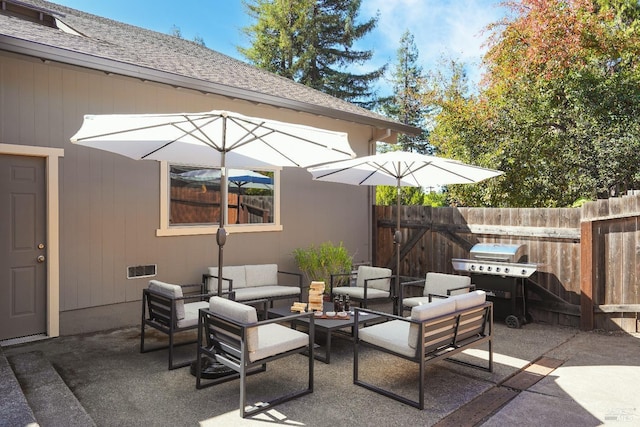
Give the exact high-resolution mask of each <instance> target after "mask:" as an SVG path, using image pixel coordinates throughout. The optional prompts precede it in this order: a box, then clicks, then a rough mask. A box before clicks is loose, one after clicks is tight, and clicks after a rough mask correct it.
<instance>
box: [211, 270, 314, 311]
mask: <svg viewBox="0 0 640 427" xmlns="http://www.w3.org/2000/svg"><path fill="white" fill-rule="evenodd" d="M278 274H279V275H280V274H282V275H286V276H296V277H297V278H298V283H297V284H296V286H297V287H298V288H299V289H300V297H301V298H302V294H303V286H302V274H300V273H292V272H289V271H282V270H278ZM209 279H218V275H217V274H208V273H207V274H203V275H202V288H203V289H206V287H207V281H208V280H209ZM222 281H223V282H228V283H229V287H228V290H227V292H234V291H233V279H227V278H226V277H222ZM277 284H278V283H274V285H277ZM249 287H251V286H249ZM210 292H213V293H214V294H217V293H218V292H217V290H216V291H215V292H214V291H213V290H211V291H210ZM292 298H295V296H291V295H281V296H273V297H266V299H267V300H268V302H269V307H270V308H273V302H274V301H275V300H280V299H292ZM234 299H235V298H234ZM238 302H241V303H243V304H246V303H247V301H242V300H241V301H238Z"/></svg>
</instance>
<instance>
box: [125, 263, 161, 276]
mask: <svg viewBox="0 0 640 427" xmlns="http://www.w3.org/2000/svg"><path fill="white" fill-rule="evenodd" d="M157 270H158V266H157V265H156V264H149V265H135V266H130V267H127V279H140V278H142V277H153V276H155V275H156V273H157Z"/></svg>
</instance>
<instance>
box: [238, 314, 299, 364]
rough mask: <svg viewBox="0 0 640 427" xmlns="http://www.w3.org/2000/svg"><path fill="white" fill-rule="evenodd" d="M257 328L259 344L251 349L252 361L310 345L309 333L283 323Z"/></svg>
mask: <svg viewBox="0 0 640 427" xmlns="http://www.w3.org/2000/svg"><path fill="white" fill-rule="evenodd" d="M256 329H257V330H258V342H259V344H258V347H257V348H254V349H253V351H251V349H250V351H249V360H250V361H252V362H255V361H258V360H261V359H264V358H265V357H269V356H274V355H276V354H279V353H284V352H285V351H289V350H294V349H296V348H300V347H306V346H308V345H309V335H307V334H305V333H304V332H300V331H296V330H295V329H291V328H289V327H286V326H283V325H278V324H276V323H270V324H268V325H261V326H258V327H257V328H256Z"/></svg>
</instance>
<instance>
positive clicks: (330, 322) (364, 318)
mask: <svg viewBox="0 0 640 427" xmlns="http://www.w3.org/2000/svg"><path fill="white" fill-rule="evenodd" d="M332 310H333V303H332V302H325V303H324V312H325V313H326V312H327V311H332ZM352 313H353V312H352ZM290 314H291V308H290V307H281V308H270V309H269V311H268V316H269V317H270V318H274V317H284V316H288V315H290ZM354 317H355V316H354V315H353V314H351V315H350V316H349V317H348V318H346V319H341V318H339V317H337V316H336V317H334V318H330V319H320V318H317V317H316V318H314V319H313V324H314V326H315V331H320V332H324V334H325V337H326V341H325V351H324V354H320V353H319V352H317V351H314V358H315V359H317V360H319V361H321V362H324V363H327V364H328V363H331V335H333V334H334V333H336V334H337V333H339V334H340V335H341V336H344V337H348V338H351V337H352V336H353V327H354V324H353V322H354ZM384 319H385V318H384V317H382V316H378V315H373V314H365V313H360V316H359V319H358V325H362V324H364V323H376V322H379V321H382V320H384ZM308 325H309V320H308V319H306V318H303V319H297V320H295V321H294V322H292V324H291V327H292V328H294V329H295V328H296V327H297V326H307V327H308ZM345 328H350V332H349V333H347V332H345V331H343V329H345Z"/></svg>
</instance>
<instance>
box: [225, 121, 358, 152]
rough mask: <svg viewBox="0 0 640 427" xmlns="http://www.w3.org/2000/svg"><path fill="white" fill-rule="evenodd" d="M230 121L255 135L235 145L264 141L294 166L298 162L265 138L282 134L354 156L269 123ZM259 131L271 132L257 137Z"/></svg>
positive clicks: (240, 140)
mask: <svg viewBox="0 0 640 427" xmlns="http://www.w3.org/2000/svg"><path fill="white" fill-rule="evenodd" d="M229 120H232V121H233V122H234V123H236V124H237V125H238V126H240V127H241V128H243V129H244V130H245V131H246V132H247V133H248V134H251V135H253V138H251V139H248V140H243V139H242V138H241V139H239V140H238V141H237V142H236V143H235V144H238V147H240V146H243V145H246V144H248V143H250V142H253V141H255V140H258V139H259V140H260V141H262V142H263V143H264V144H265V145H267V146H268V147H269V148H271V149H272V150H274V151H275V152H276V153H278V154H280V155H281V156H282V157H284V158H286V159H287V160H289V161H290V162H291V163H294V164H297V162H294V161H293V160H292V159H290V158H289V156H287V155H286V154H284V153H282V152H281V151H280V150H278V149H276V148H275V147H273V146H272V145H271V144H270V143H268V142H267V141H265V140H264V139H263V138H264V137H265V136H267V135H271V134H272V133H276V132H277V133H278V134H281V135H284V136H288V137H290V138H294V139H297V140H299V141H304V142H307V143H309V144H312V145H317V146H319V147H324V148H327V149H329V150H332V151H336V152H338V153H342V154H346V155H348V156H349V157H351V155H352V154H351V153H350V152H348V151H344V150H341V149H339V148H336V147H328V146H326V145H325V144H322V143H319V142H316V141H312V140H310V139H308V138H304V137H301V136H298V135H295V134H292V133H289V132H285V131H282V130H279V129H274V128H272V127H270V126H268V125H266V126H265V123H267V122H262V123H260V124H256V123H254V122H251V121H249V120H243V119H239V118H237V117H229ZM240 121H242V122H243V123H245V124H247V123H248V124H251V125H254V127H253V129H249V128H248V127H247V126H245V125H243V123H240ZM257 129H266V130H268V131H269V132H268V133H265V134H264V135H256V134H255V130H257ZM243 138H244V137H243ZM235 144H233V146H234V147H235Z"/></svg>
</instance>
